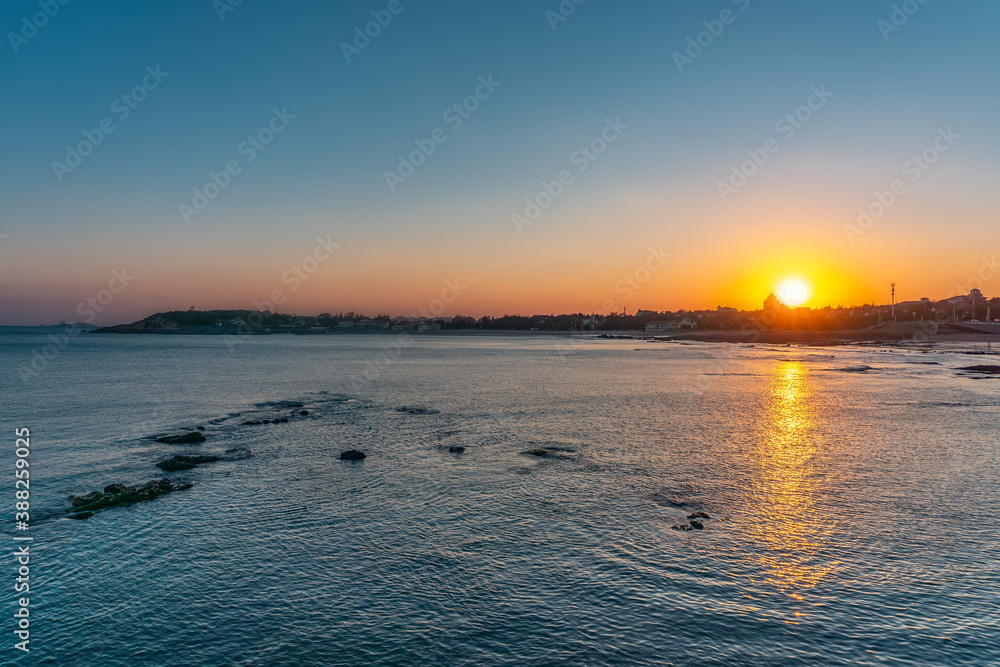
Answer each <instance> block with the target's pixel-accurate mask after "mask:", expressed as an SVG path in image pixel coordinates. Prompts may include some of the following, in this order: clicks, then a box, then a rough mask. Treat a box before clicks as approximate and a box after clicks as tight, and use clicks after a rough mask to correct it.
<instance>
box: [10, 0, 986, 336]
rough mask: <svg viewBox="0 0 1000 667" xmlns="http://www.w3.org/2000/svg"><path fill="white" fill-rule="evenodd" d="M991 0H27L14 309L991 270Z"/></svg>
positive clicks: (965, 278)
mask: <svg viewBox="0 0 1000 667" xmlns="http://www.w3.org/2000/svg"><path fill="white" fill-rule="evenodd" d="M577 2H579V3H580V4H576V3H577ZM95 5H96V6H95ZM46 9H47V10H48V14H46V13H45V11H46ZM998 20H1000V4H998V3H996V2H992V1H990V0H965V1H949V2H944V1H943V0H927V1H926V2H924V3H921V2H920V1H919V0H907V1H906V2H890V1H885V2H883V1H880V0H864V1H856V0H842V1H839V2H836V3H834V2H812V1H802V0H795V1H792V0H785V1H778V0H774V1H765V0H715V1H712V2H693V1H692V2H661V1H657V2H651V1H644V0H633V1H627V0H626V1H622V0H615V1H614V2H612V1H611V0H585V1H581V0H575V1H574V0H563V1H562V2H559V1H557V0H532V1H521V0H481V1H477V2H469V1H467V0H461V1H439V2H432V1H431V0H393V1H391V2H390V1H389V0H376V1H372V2H318V1H315V2H310V1H301V2H294V1H285V2H278V1H277V0H244V1H243V2H239V3H238V4H237V2H236V0H217V1H216V2H213V1H212V0H175V1H173V2H170V3H153V2H134V0H133V1H125V0H109V1H108V2H103V3H86V2H81V1H80V0H76V1H75V2H74V1H69V2H67V4H59V2H58V0H41V1H39V0H35V1H33V2H29V1H21V0H10V1H8V2H5V3H4V4H3V6H2V8H0V29H2V31H3V33H4V34H5V39H4V40H3V43H2V44H0V76H2V82H3V90H4V91H5V92H6V93H7V95H6V99H5V104H3V105H2V106H0V121H2V122H0V126H2V127H3V128H4V129H3V132H2V133H0V150H2V155H3V160H2V161H0V170H2V173H0V188H2V197H0V325H20V324H26V325H33V324H42V323H56V322H58V321H59V320H66V321H72V320H77V321H80V320H83V319H85V318H84V316H83V314H87V316H88V317H89V318H90V319H92V321H93V323H95V324H114V323H121V322H130V321H134V320H136V319H139V318H142V317H145V316H146V315H149V314H151V313H154V312H157V311H163V310H168V309H173V310H176V309H187V308H189V307H191V306H193V307H195V308H198V309H214V308H252V307H255V306H256V307H267V306H271V307H268V308H267V309H269V310H275V311H280V312H293V313H302V314H317V313H321V312H333V313H336V312H338V311H351V310H354V311H360V312H364V313H367V314H369V315H374V314H377V313H389V314H393V315H411V314H414V313H417V312H420V309H422V308H423V309H427V308H428V305H429V304H432V303H435V300H436V299H439V298H440V299H443V300H444V301H445V302H447V309H446V312H445V313H444V314H446V315H456V314H463V315H472V316H476V317H478V316H481V315H486V314H488V315H500V314H503V313H519V314H525V315H530V314H537V313H563V312H585V313H604V314H607V313H608V312H611V311H613V312H620V311H621V310H623V309H625V310H627V312H630V313H631V312H634V311H635V310H637V309H653V310H677V309H681V308H686V309H695V308H715V307H716V306H720V305H721V306H732V307H737V308H759V307H760V305H761V303H762V302H763V299H764V298H765V297H766V296H767V294H768V293H769V292H771V291H773V290H775V289H776V288H777V285H779V284H780V283H781V281H782V280H784V279H787V278H793V277H794V278H799V279H801V280H802V281H804V282H805V283H806V284H808V285H809V287H810V290H811V298H810V300H809V301H808V302H807V305H810V306H813V307H822V306H825V305H828V304H829V305H834V306H836V305H852V304H862V303H866V302H879V303H884V302H887V301H888V300H889V285H890V283H893V282H895V283H896V285H897V288H896V290H897V298H898V299H900V300H908V299H917V298H920V297H925V296H926V297H930V298H933V299H939V298H945V297H947V296H950V295H952V294H955V293H958V292H962V293H965V292H968V289H969V288H970V287H980V288H981V289H982V290H983V292H984V293H985V294H987V295H988V296H994V295H996V294H997V293H1000V289H998V287H1000V267H997V266H996V263H995V257H996V253H997V251H1000V226H998V225H997V219H996V212H997V210H998V206H997V204H998V200H1000V189H998V188H996V186H995V183H996V181H997V176H998V171H1000V168H998V164H997V156H998V155H1000V129H998V125H997V122H996V119H997V118H998V117H1000V92H998V91H1000V86H998V84H1000V68H998V67H997V63H998V62H1000V41H998V40H997V39H996V38H995V37H996V34H997V30H998V27H1000V21H998ZM366 31H367V34H366ZM456 105H457V107H456ZM108 130H110V131H108ZM990 267H993V268H990ZM991 280H992V281H993V282H991ZM977 281H978V282H977ZM88 300H90V301H89V302H88ZM88 303H89V305H87V304H88ZM95 304H96V305H95ZM91 311H92V312H91Z"/></svg>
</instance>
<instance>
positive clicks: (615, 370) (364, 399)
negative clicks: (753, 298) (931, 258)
mask: <svg viewBox="0 0 1000 667" xmlns="http://www.w3.org/2000/svg"><path fill="white" fill-rule="evenodd" d="M0 331H3V330H0ZM47 333H48V332H43V331H41V330H6V331H3V333H0V355H2V356H0V363H2V371H3V372H2V373H0V404H2V406H3V411H2V415H0V417H2V433H4V434H5V435H4V438H5V439H6V441H7V442H6V444H5V445H4V446H3V447H2V448H0V450H2V452H3V455H2V457H0V465H2V466H3V470H9V471H11V472H4V473H3V474H2V475H0V478H2V479H4V480H6V482H5V484H6V485H7V487H8V489H7V490H6V491H4V490H0V493H2V494H3V496H4V497H5V498H8V501H6V502H5V503H4V507H5V508H6V511H7V514H8V516H6V517H5V518H4V519H3V525H4V528H5V531H6V532H5V534H4V535H0V539H7V540H8V545H13V542H12V541H10V540H11V537H12V536H13V534H14V531H13V530H12V526H11V524H12V522H13V511H14V509H13V499H12V497H13V486H14V483H13V473H12V471H13V466H14V463H13V458H14V456H13V449H14V428H15V427H28V428H30V429H31V442H32V454H31V475H32V477H31V480H32V486H31V492H32V496H31V520H32V528H31V529H30V535H32V536H33V537H34V542H33V543H32V546H31V549H32V554H33V555H32V571H31V577H32V580H31V595H30V597H31V603H32V605H33V608H32V611H31V614H32V615H31V620H32V625H31V647H32V651H31V653H30V654H29V655H28V656H27V657H18V655H17V654H18V653H19V652H17V651H15V650H14V649H13V648H12V645H13V642H14V637H13V633H12V631H13V627H14V621H13V619H12V618H10V614H4V620H3V621H0V638H2V641H0V651H2V660H3V661H4V662H5V663H6V662H9V663H12V664H15V663H16V664H53V665H140V664H141V665H145V664H149V665H405V664H414V665H416V664H420V665H493V664H538V665H545V664H556V663H558V662H567V663H569V664H574V665H626V664H650V665H654V664H655V665H659V664H677V665H705V664H720V665H722V664H725V665H741V664H746V665H757V664H779V665H792V664H803V665H805V664H817V663H825V664H852V665H854V664H871V665H882V664H970V665H971V664H988V663H994V664H996V663H1000V561H998V556H1000V554H998V537H1000V534H998V528H1000V494H998V491H997V489H998V483H1000V465H998V456H997V452H998V449H1000V444H998V440H1000V435H998V432H1000V429H998V417H1000V380H995V379H973V378H969V377H963V376H961V375H960V374H959V373H957V372H956V371H955V368H957V367H959V366H963V365H969V364H971V363H982V359H980V358H975V357H967V356H962V355H956V354H935V353H930V354H924V353H920V352H917V351H899V350H862V349H856V348H827V349H819V348H787V347H782V348H775V347H768V346H756V347H743V346H736V345H713V344H678V343H645V342H639V341H597V340H590V341H586V340H581V341H574V342H573V343H572V344H569V345H568V344H567V343H566V341H565V340H564V341H562V342H561V343H560V342H557V341H556V340H554V339H550V338H545V337H530V336H523V337H522V336H512V337H499V336H498V337H488V336H484V337H440V336H437V337H430V336H428V337H414V338H411V339H410V340H409V341H407V342H406V344H404V345H402V346H400V347H398V348H393V347H392V345H393V344H394V343H396V342H397V339H396V338H395V337H394V336H378V335H370V336H364V335H355V336H313V337H293V336H271V337H254V338H250V339H248V340H246V341H245V342H242V343H240V344H238V345H236V346H235V347H233V348H231V349H230V348H229V347H227V346H226V344H225V343H224V342H223V339H222V338H221V337H209V336H190V337H185V336H99V335H81V336H78V337H76V338H75V339H74V340H72V341H71V342H70V343H69V344H68V345H66V346H65V347H64V348H63V349H62V350H61V352H60V353H59V354H58V355H57V356H56V357H55V358H53V359H51V360H49V361H48V364H47V366H46V367H45V368H44V369H42V370H41V371H40V372H39V373H38V374H37V375H36V376H34V377H31V378H28V379H27V380H23V379H22V378H21V376H20V374H19V373H18V371H17V369H18V367H19V366H20V365H21V364H24V363H29V362H30V361H31V359H32V353H33V351H34V350H38V349H41V348H42V347H44V346H45V344H46V342H47V340H46V334H47ZM994 359H995V358H994ZM862 366H868V367H870V370H867V371H865V372H851V371H852V370H856V369H858V368H860V367H862ZM283 401H293V402H301V403H303V404H304V406H305V407H304V409H306V410H308V411H309V413H310V414H309V415H307V416H302V415H293V414H292V409H291V408H290V407H288V406H286V405H283V404H282V402H283ZM401 407H417V408H425V409H426V412H427V413H426V414H410V413H408V412H400V411H399V410H398V408H401ZM301 409H302V408H297V409H296V410H295V412H298V411H299V410H301ZM274 416H288V417H290V421H289V422H288V423H281V424H269V425H259V426H251V425H242V423H243V422H244V421H249V420H259V419H261V418H270V417H274ZM198 425H203V426H205V427H206V431H205V433H206V435H207V437H208V441H207V442H205V443H204V444H202V445H197V446H187V447H185V446H176V445H164V444H158V443H155V442H153V441H152V439H151V436H155V435H158V434H162V433H167V432H174V431H176V430H178V429H181V428H192V427H195V426H198ZM451 446H464V447H465V448H466V450H465V452H464V453H461V454H455V453H451V452H449V451H448V448H449V447H451ZM233 447H249V448H250V449H252V450H253V452H254V456H252V457H251V458H248V459H245V460H238V461H222V462H218V463H213V464H207V465H204V466H202V467H200V468H197V469H195V470H189V471H185V472H179V473H169V474H167V475H164V474H163V473H161V472H160V471H159V470H158V469H157V468H156V467H154V465H153V464H154V463H155V462H156V461H159V460H162V459H164V458H167V457H169V456H172V455H174V454H177V453H191V452H194V451H204V452H206V453H217V452H221V451H223V450H226V449H229V448H233ZM540 447H559V448H565V449H567V450H573V451H561V452H557V453H555V454H553V455H552V456H550V457H546V458H536V457H532V456H525V455H523V454H521V452H524V451H526V450H530V449H535V448H540ZM347 449H360V450H362V451H364V452H366V453H367V454H368V458H367V459H366V460H364V461H362V462H358V463H352V462H342V461H340V460H338V456H339V454H340V452H341V451H343V450H347ZM162 476H169V477H171V478H173V479H186V480H188V481H191V482H193V483H194V486H193V488H191V489H189V490H187V491H180V492H177V493H174V494H171V495H167V496H163V497H160V498H158V499H156V500H155V501H152V502H148V503H142V504H139V505H135V506H132V507H129V508H117V509H110V510H106V511H103V512H100V513H98V514H96V515H95V516H93V517H92V518H90V519H89V520H87V521H72V520H68V519H66V518H65V513H64V512H65V509H66V508H67V507H68V506H69V503H68V501H67V499H66V497H67V496H68V495H69V494H80V493H86V492H88V491H92V490H95V489H100V488H103V487H104V486H105V485H106V484H109V483H112V482H126V483H137V482H144V481H147V480H150V479H155V478H159V477H162ZM692 511H704V512H706V513H708V514H709V515H711V517H712V518H711V519H709V520H707V521H706V522H705V523H706V527H705V529H704V530H702V531H692V532H681V531H677V530H672V529H671V526H673V525H675V524H678V523H681V522H684V521H686V518H685V517H686V516H687V514H688V513H690V512H692ZM8 550H9V551H13V547H12V546H10V547H9V549H8ZM5 551H7V550H5ZM0 569H2V572H0V576H2V577H3V578H4V580H6V581H8V584H9V583H10V582H11V581H12V580H13V578H14V576H15V563H14V560H13V558H5V559H0ZM12 588H13V587H12V585H5V587H4V590H6V591H7V593H6V597H5V598H4V599H3V600H2V602H3V607H4V608H5V609H8V610H12V609H13V601H14V600H15V599H16V597H17V596H16V595H15V593H14V592H13V589H12Z"/></svg>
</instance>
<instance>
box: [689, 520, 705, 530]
mask: <svg viewBox="0 0 1000 667" xmlns="http://www.w3.org/2000/svg"><path fill="white" fill-rule="evenodd" d="M691 527H692V528H694V529H695V530H701V529H703V528H704V527H705V524H703V523H702V522H701V521H695V520H694V519H692V520H691Z"/></svg>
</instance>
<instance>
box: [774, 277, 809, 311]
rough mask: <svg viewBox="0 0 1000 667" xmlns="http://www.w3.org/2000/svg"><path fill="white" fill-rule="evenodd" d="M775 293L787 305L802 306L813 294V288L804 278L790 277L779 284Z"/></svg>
mask: <svg viewBox="0 0 1000 667" xmlns="http://www.w3.org/2000/svg"><path fill="white" fill-rule="evenodd" d="M775 294H776V296H777V297H778V298H779V299H781V303H783V304H785V305H786V306H801V305H802V304H804V303H805V302H806V301H808V300H809V297H810V296H812V289H810V287H809V285H808V284H806V282H805V281H804V280H801V279H799V278H788V279H787V280H784V281H782V282H781V283H780V284H779V285H778V288H777V290H776V291H775Z"/></svg>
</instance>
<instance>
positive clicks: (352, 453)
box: [340, 449, 365, 461]
mask: <svg viewBox="0 0 1000 667" xmlns="http://www.w3.org/2000/svg"><path fill="white" fill-rule="evenodd" d="M363 458H365V454H364V452H359V451H358V450H356V449H351V450H349V451H346V452H341V453H340V460H341V461H360V460H361V459H363Z"/></svg>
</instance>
